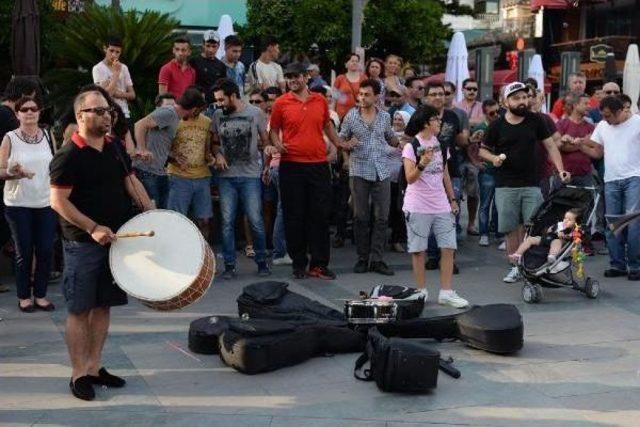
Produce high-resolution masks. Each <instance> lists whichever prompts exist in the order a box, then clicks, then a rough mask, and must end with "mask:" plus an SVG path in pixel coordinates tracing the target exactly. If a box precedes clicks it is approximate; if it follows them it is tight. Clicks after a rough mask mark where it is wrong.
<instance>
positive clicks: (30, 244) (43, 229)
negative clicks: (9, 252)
mask: <svg viewBox="0 0 640 427" xmlns="http://www.w3.org/2000/svg"><path fill="white" fill-rule="evenodd" d="M4 215H5V218H6V219H7V223H8V224H9V229H10V230H11V235H12V237H13V241H14V243H15V245H16V288H17V291H18V298H20V299H28V298H31V265H32V262H33V256H34V254H35V256H36V271H35V275H34V277H33V296H34V297H36V298H44V297H46V296H47V283H48V282H49V272H50V271H51V261H52V256H53V241H54V239H55V235H56V224H57V221H58V217H57V216H56V214H55V212H54V211H53V210H52V209H51V208H50V207H46V208H23V207H17V206H6V207H5V210H4Z"/></svg>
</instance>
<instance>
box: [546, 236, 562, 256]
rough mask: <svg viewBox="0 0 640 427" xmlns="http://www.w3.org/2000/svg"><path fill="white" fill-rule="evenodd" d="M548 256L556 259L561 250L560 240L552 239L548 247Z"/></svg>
mask: <svg viewBox="0 0 640 427" xmlns="http://www.w3.org/2000/svg"><path fill="white" fill-rule="evenodd" d="M549 246H550V247H549V255H551V256H553V257H557V256H558V254H559V253H560V251H561V250H562V240H560V239H554V240H552V241H551V245H549Z"/></svg>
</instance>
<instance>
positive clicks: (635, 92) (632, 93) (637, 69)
mask: <svg viewBox="0 0 640 427" xmlns="http://www.w3.org/2000/svg"><path fill="white" fill-rule="evenodd" d="M622 92H623V93H624V94H626V95H627V96H628V97H629V98H631V112H633V113H634V114H635V113H637V112H638V97H640V57H639V56H638V45H637V44H630V45H629V47H628V48H627V57H626V59H625V60H624V71H623V73H622Z"/></svg>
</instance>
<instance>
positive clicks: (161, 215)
mask: <svg viewBox="0 0 640 427" xmlns="http://www.w3.org/2000/svg"><path fill="white" fill-rule="evenodd" d="M151 230H153V231H154V232H155V235H154V236H153V237H130V238H121V239H118V240H116V241H115V242H114V243H113V244H112V245H111V250H110V253H109V263H110V265H111V272H112V273H113V278H114V279H115V281H116V283H117V284H118V286H120V287H121V288H122V290H124V291H125V292H126V293H128V294H129V295H131V296H133V297H135V298H138V299H141V300H144V301H166V300H169V299H171V298H173V297H175V296H177V295H179V294H180V293H181V292H182V291H184V290H185V289H187V288H188V287H189V286H190V285H191V284H192V282H193V281H194V280H195V279H196V278H197V276H198V274H199V273H200V270H201V267H202V265H203V260H204V256H205V246H204V245H206V242H205V241H204V238H203V237H202V234H200V231H199V230H198V228H197V227H196V226H195V225H194V224H193V223H192V222H191V221H190V220H189V219H188V218H187V217H185V216H183V215H181V214H179V213H177V212H173V211H168V210H163V209H156V210H152V211H147V212H143V213H141V214H139V215H136V216H135V217H133V218H131V219H130V220H129V221H127V222H126V223H125V224H124V225H123V226H122V227H120V229H119V230H118V233H124V232H132V231H151Z"/></svg>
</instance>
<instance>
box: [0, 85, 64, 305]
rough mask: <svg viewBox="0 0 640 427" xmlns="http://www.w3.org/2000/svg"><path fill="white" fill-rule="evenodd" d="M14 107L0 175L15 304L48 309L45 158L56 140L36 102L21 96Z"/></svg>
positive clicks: (50, 228) (52, 223) (49, 218)
mask: <svg viewBox="0 0 640 427" xmlns="http://www.w3.org/2000/svg"><path fill="white" fill-rule="evenodd" d="M15 110H16V114H17V117H18V120H19V121H20V127H19V128H18V129H16V130H13V131H11V132H7V134H6V135H5V137H4V139H3V140H2V145H0V179H4V180H6V181H7V182H6V183H5V186H4V204H5V205H6V208H5V217H6V219H7V223H8V224H9V228H10V229H11V235H12V237H13V241H14V244H15V247H16V288H17V291H18V299H19V302H18V307H19V308H20V310H21V311H23V312H27V313H30V312H32V311H34V309H36V308H38V309H40V310H44V311H52V310H54V309H55V307H54V306H53V304H52V303H51V302H49V301H48V300H47V298H46V296H47V282H48V280H49V272H50V270H51V260H52V254H53V243H54V238H55V230H56V221H57V217H56V215H55V213H54V211H53V210H52V209H51V206H50V204H49V163H50V162H51V159H52V158H53V149H52V147H54V146H55V144H54V141H53V140H52V138H53V136H52V135H51V134H50V133H49V132H47V131H46V130H43V129H40V127H39V126H38V120H39V118H40V104H39V101H37V100H36V99H34V98H31V97H22V98H20V99H19V100H18V101H17V102H16V105H15ZM34 254H35V257H36V269H35V274H34V276H33V280H31V267H32V261H33V256H34ZM32 288H33V292H32ZM32 295H33V297H34V298H35V301H33V300H32Z"/></svg>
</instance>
